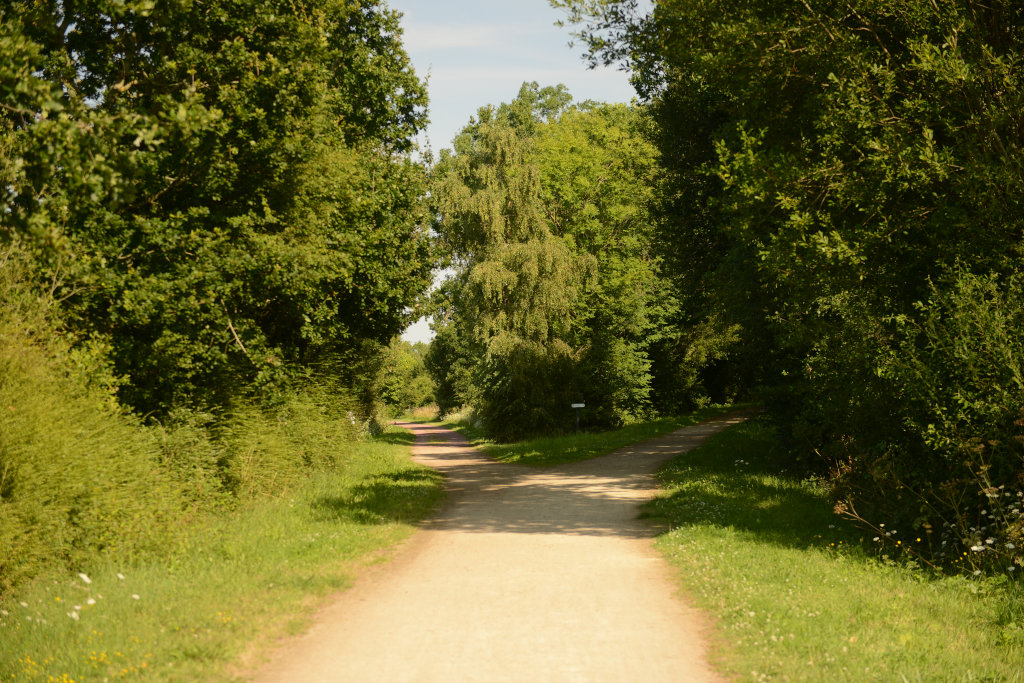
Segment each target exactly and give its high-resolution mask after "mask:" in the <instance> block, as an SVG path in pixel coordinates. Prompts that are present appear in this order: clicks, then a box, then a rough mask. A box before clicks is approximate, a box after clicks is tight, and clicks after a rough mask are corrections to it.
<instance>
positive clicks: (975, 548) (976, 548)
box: [964, 545, 985, 555]
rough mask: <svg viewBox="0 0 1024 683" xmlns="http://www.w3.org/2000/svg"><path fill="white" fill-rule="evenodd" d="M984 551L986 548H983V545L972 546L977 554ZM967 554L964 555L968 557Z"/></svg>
mask: <svg viewBox="0 0 1024 683" xmlns="http://www.w3.org/2000/svg"><path fill="white" fill-rule="evenodd" d="M984 549H985V546H983V545H972V546H971V550H973V551H974V552H976V553H980V552H981V551H982V550H984ZM966 554H967V553H964V555H966Z"/></svg>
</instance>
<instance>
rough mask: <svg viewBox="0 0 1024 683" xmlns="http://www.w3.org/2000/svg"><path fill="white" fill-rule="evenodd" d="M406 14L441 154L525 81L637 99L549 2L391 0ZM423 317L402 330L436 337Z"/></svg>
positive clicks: (586, 94) (429, 139) (407, 39)
mask: <svg viewBox="0 0 1024 683" xmlns="http://www.w3.org/2000/svg"><path fill="white" fill-rule="evenodd" d="M387 4H388V6H390V7H391V8H392V9H395V10H397V11H399V12H401V13H402V14H403V15H404V16H403V17H402V28H403V30H404V36H403V43H404V45H405V49H406V52H407V53H408V54H409V57H410V58H411V59H412V63H413V68H414V69H415V70H416V73H417V75H419V76H420V78H427V79H428V88H429V92H430V125H429V126H428V128H427V133H426V136H424V138H423V139H421V143H423V144H429V146H430V148H431V149H432V150H433V151H434V153H435V155H436V153H437V152H440V151H441V150H442V149H444V148H446V147H451V141H452V138H453V137H455V134H456V133H457V132H458V131H459V130H460V129H461V128H462V127H463V126H465V125H466V124H467V123H468V122H469V118H470V117H471V116H473V115H475V114H476V111H477V109H479V108H480V107H482V106H484V105H487V104H494V105H497V104H500V103H502V102H509V101H511V100H512V99H514V98H515V96H516V95H517V94H518V93H519V87H520V86H521V85H522V84H523V82H525V81H537V83H538V84H539V85H540V86H541V87H544V86H546V85H558V84H559V83H561V84H564V85H565V86H567V87H568V88H569V92H570V93H571V94H572V96H573V99H574V101H577V102H582V101H584V100H597V101H601V102H630V101H631V100H632V99H633V97H634V92H633V88H632V86H630V84H629V76H628V74H626V73H625V72H623V71H618V70H616V69H614V68H598V69H595V70H590V69H588V68H587V65H586V62H585V61H584V60H583V58H582V57H581V55H582V53H583V48H582V47H581V46H578V45H577V46H575V47H569V41H570V40H571V39H572V37H571V36H570V29H569V28H568V27H566V28H559V27H557V26H555V25H554V23H555V22H556V21H558V20H559V19H560V18H562V16H563V12H562V10H557V9H553V8H552V7H551V6H550V5H549V4H548V2H547V0H517V1H516V2H512V1H510V0H387ZM431 336H432V333H431V331H430V328H429V325H428V323H427V321H425V320H421V321H419V322H418V323H416V324H414V325H413V326H412V327H411V328H409V329H408V330H406V332H405V333H404V334H403V335H402V338H403V339H406V340H408V341H429V339H430V338H431Z"/></svg>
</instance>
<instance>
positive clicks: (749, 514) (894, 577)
mask: <svg viewBox="0 0 1024 683" xmlns="http://www.w3.org/2000/svg"><path fill="white" fill-rule="evenodd" d="M785 460H786V458H785V454H784V453H782V452H781V450H780V449H779V446H778V445H777V443H776V441H775V437H774V434H773V432H772V430H771V429H770V428H769V427H768V426H766V425H765V424H763V423H761V422H758V421H753V422H749V423H746V424H743V425H740V426H737V427H733V428H731V429H729V430H727V431H725V432H723V433H721V434H719V435H717V436H715V437H712V438H711V439H709V440H708V441H707V442H706V443H705V445H703V446H702V447H700V448H699V449H697V450H695V451H691V452H689V453H684V454H682V455H681V456H679V457H678V458H676V459H675V460H674V461H673V462H672V463H670V464H669V465H668V466H667V467H666V468H665V469H664V470H663V472H662V474H661V478H662V482H663V485H664V487H665V490H664V493H663V495H662V496H661V497H660V498H659V499H657V500H655V501H653V502H652V503H650V504H649V505H648V506H647V514H649V515H651V516H656V517H661V518H664V519H665V520H667V521H668V523H669V524H670V525H671V526H672V527H673V530H672V531H671V532H669V533H667V534H665V535H664V536H662V537H661V538H660V539H659V540H658V547H659V548H660V549H661V551H662V552H663V553H664V554H665V556H666V557H667V558H668V559H669V561H670V562H671V563H672V564H673V565H674V566H675V567H676V569H677V571H678V576H679V581H680V583H681V585H682V587H683V590H684V592H685V593H686V594H688V595H689V596H691V597H692V598H694V599H695V600H696V601H697V603H698V604H699V606H700V607H702V608H704V609H705V610H707V611H709V612H710V613H711V615H712V616H713V622H714V624H715V627H714V639H715V642H716V650H715V658H716V661H717V664H718V666H719V667H720V668H721V669H722V670H723V671H724V672H725V673H727V674H729V675H732V676H735V677H736V678H737V679H739V680H780V681H826V680H827V681H970V680H998V681H1022V680H1024V593H1022V590H1021V586H1020V584H1019V583H1015V582H1012V581H1009V580H1007V579H1006V578H996V579H985V580H978V579H969V578H965V577H962V576H953V577H950V576H942V575H939V574H937V573H933V572H931V571H926V570H924V569H921V568H919V567H917V566H915V565H914V564H913V563H911V562H909V561H908V559H907V556H905V555H900V556H899V557H897V556H895V555H892V556H889V555H881V554H879V552H884V551H876V550H875V549H874V546H877V544H876V543H875V542H874V541H873V540H872V538H871V537H870V536H866V535H864V534H863V533H861V532H860V531H859V530H857V529H855V528H853V527H852V526H850V525H849V524H847V523H844V522H843V521H841V520H840V519H839V518H838V517H837V516H836V515H835V514H834V513H833V512H832V509H831V505H830V503H829V497H828V495H827V491H826V490H825V489H824V488H823V487H822V486H821V485H819V484H818V483H816V482H813V481H804V480H800V479H799V478H796V477H794V476H792V475H790V474H788V473H787V472H786V471H785V466H784V463H785ZM923 542H925V541H923V540H920V539H919V538H918V536H917V535H914V534H910V533H907V534H906V538H904V539H902V540H901V541H900V544H901V545H903V544H911V545H913V544H915V543H923ZM887 547H896V546H895V544H893V545H892V546H887Z"/></svg>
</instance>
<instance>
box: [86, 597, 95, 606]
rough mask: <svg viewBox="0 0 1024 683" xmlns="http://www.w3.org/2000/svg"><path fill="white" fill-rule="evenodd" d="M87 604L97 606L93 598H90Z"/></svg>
mask: <svg viewBox="0 0 1024 683" xmlns="http://www.w3.org/2000/svg"><path fill="white" fill-rule="evenodd" d="M85 604H87V605H95V604H96V601H95V600H93V599H92V598H89V599H88V600H86V601H85Z"/></svg>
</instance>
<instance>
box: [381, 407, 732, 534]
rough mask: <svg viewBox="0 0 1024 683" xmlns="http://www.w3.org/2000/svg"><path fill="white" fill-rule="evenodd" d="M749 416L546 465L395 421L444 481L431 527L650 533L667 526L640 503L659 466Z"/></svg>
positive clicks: (471, 530) (416, 453)
mask: <svg viewBox="0 0 1024 683" xmlns="http://www.w3.org/2000/svg"><path fill="white" fill-rule="evenodd" d="M747 416H748V415H747V414H746V413H743V414H732V415H726V416H723V417H720V418H717V419H714V420H710V421H708V422H704V423H701V424H698V425H693V426H691V427H684V428H683V429H680V430H677V431H675V432H672V433H671V434H667V435H664V436H661V437H657V438H655V439H650V440H648V441H643V442H640V443H637V444H632V445H630V446H626V447H624V448H620V449H619V450H616V451H614V452H612V453H609V454H607V455H604V456H601V457H598V458H593V459H591V460H585V461H579V462H574V463H570V464H566V465H561V466H557V467H547V468H543V469H539V468H529V467H524V466H520V465H508V464H504V463H499V462H496V461H494V460H492V459H490V458H489V457H488V456H487V455H486V454H484V453H483V452H482V451H479V450H477V449H475V448H473V447H472V446H471V445H470V444H469V443H468V442H467V441H466V440H465V439H464V438H463V437H462V436H461V435H459V434H458V433H457V432H454V431H452V430H449V429H446V428H443V427H439V426H436V425H422V424H417V423H396V424H397V425H398V426H400V427H403V428H405V429H409V430H411V431H412V432H413V433H414V434H415V435H416V445H415V447H414V448H413V456H414V459H415V460H416V461H417V462H419V463H421V464H424V465H427V466H429V467H433V468H435V469H437V470H438V471H440V472H441V473H442V474H443V475H444V478H445V485H446V489H447V490H448V493H449V497H448V501H447V504H446V505H445V506H444V508H443V509H442V510H441V511H440V512H439V513H438V514H437V515H435V516H434V517H432V518H431V519H429V520H427V521H425V522H424V523H422V526H423V527H424V528H426V529H434V530H454V531H460V532H466V533H526V534H572V535H587V536H617V537H624V538H651V537H653V536H656V535H658V534H659V533H661V532H662V531H664V527H663V526H662V525H661V524H660V523H657V522H652V521H645V520H642V519H639V512H640V510H639V506H640V505H641V504H642V503H644V502H645V501H647V500H649V499H650V498H652V497H653V496H654V494H655V492H656V490H657V482H656V480H655V478H654V476H653V473H654V472H655V470H657V468H658V467H659V466H660V465H661V464H663V463H664V462H666V461H667V460H669V459H671V458H672V457H674V456H676V455H678V454H679V453H682V452H685V451H688V450H691V449H693V448H695V447H696V446H698V445H700V444H701V443H702V442H703V441H704V440H705V439H706V438H707V437H708V436H710V435H711V434H714V433H716V432H718V431H720V430H722V429H724V428H726V427H728V426H730V425H734V424H738V423H740V422H742V421H743V420H745V419H746V418H747Z"/></svg>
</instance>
